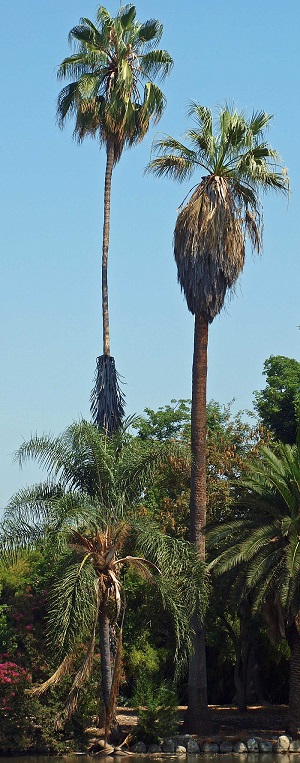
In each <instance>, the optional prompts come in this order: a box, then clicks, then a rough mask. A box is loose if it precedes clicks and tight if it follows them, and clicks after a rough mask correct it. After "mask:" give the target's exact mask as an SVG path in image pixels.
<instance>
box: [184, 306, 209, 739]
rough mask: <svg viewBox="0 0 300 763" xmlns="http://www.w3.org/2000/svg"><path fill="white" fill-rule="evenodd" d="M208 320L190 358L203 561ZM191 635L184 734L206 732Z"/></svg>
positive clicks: (198, 327)
mask: <svg viewBox="0 0 300 763" xmlns="http://www.w3.org/2000/svg"><path fill="white" fill-rule="evenodd" d="M207 342H208V321H207V319H206V318H204V317H203V316H202V315H200V314H199V313H198V314H196V315H195V332H194V357H193V376H192V430H191V446H192V468H191V499H190V540H191V543H193V544H194V545H195V546H196V547H197V548H198V549H199V553H200V557H201V559H203V561H204V560H205V536H204V533H203V528H204V527H205V523H206V379H207ZM191 625H192V627H193V629H194V631H195V635H194V653H193V655H192V656H191V658H190V663H189V684H188V709H187V713H186V717H185V721H184V726H185V729H186V730H187V731H192V732H193V733H196V732H197V731H203V725H205V728H206V730H207V677H206V653H205V629H204V627H203V626H202V627H200V626H199V623H198V622H197V618H193V621H192V623H191Z"/></svg>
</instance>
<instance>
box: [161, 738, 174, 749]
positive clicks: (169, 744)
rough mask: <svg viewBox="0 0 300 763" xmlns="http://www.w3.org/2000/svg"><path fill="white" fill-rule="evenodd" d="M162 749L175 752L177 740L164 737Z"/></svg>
mask: <svg viewBox="0 0 300 763" xmlns="http://www.w3.org/2000/svg"><path fill="white" fill-rule="evenodd" d="M161 749H162V751H163V752H175V742H174V740H173V739H164V741H163V743H162V746H161Z"/></svg>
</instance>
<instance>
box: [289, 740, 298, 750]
mask: <svg viewBox="0 0 300 763" xmlns="http://www.w3.org/2000/svg"><path fill="white" fill-rule="evenodd" d="M290 752H300V739H292V741H291V742H290Z"/></svg>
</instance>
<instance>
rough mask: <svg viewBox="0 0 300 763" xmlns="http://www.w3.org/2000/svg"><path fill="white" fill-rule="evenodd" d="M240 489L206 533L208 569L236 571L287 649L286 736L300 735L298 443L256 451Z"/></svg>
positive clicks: (299, 508)
mask: <svg viewBox="0 0 300 763" xmlns="http://www.w3.org/2000/svg"><path fill="white" fill-rule="evenodd" d="M239 485H240V486H241V487H242V488H244V492H243V495H242V497H241V498H240V500H239V502H238V504H237V506H236V509H235V511H234V513H233V516H232V519H231V520H230V521H223V522H221V523H219V525H218V526H215V527H213V526H212V527H211V528H208V543H209V546H210V547H211V548H212V550H213V549H214V548H216V546H217V547H218V548H219V549H221V551H220V553H219V554H218V555H217V556H216V557H215V558H214V560H213V561H212V562H211V564H210V567H211V569H213V570H214V572H215V573H216V574H221V573H222V572H225V571H227V570H230V569H231V570H232V569H233V568H237V578H238V580H239V578H240V577H241V578H242V581H243V589H244V595H249V593H250V594H251V600H252V602H253V609H254V612H257V611H259V610H261V611H262V612H263V614H264V615H265V618H266V621H267V624H268V626H269V632H270V635H271V637H273V638H276V637H286V638H287V641H288V643H289V646H290V650H291V657H290V694H289V719H288V729H287V730H288V731H289V732H290V733H291V734H293V735H296V734H300V442H298V445H293V446H290V445H284V444H283V443H280V444H279V445H278V446H276V453H274V452H273V451H272V450H271V449H269V448H267V447H263V448H261V451H260V454H259V457H258V458H257V460H256V461H253V463H252V464H251V465H250V466H249V468H248V469H247V472H246V475H245V476H244V478H243V479H241V481H240V482H239Z"/></svg>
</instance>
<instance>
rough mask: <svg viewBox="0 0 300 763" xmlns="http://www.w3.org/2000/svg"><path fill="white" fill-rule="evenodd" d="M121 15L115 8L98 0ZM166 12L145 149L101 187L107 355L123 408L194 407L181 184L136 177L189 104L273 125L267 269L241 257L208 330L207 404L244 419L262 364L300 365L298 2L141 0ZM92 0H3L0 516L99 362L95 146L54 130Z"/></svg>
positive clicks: (141, 14)
mask: <svg viewBox="0 0 300 763" xmlns="http://www.w3.org/2000/svg"><path fill="white" fill-rule="evenodd" d="M106 7H107V8H108V10H109V11H110V12H111V13H112V14H113V15H115V14H116V12H117V10H118V7H119V3H118V0H114V1H113V0H107V2H106ZM136 8H137V17H138V19H139V20H141V21H145V20H146V19H148V18H153V17H154V18H159V19H160V20H161V21H162V22H163V25H164V35H163V38H162V41H161V46H162V47H164V48H166V49H167V50H169V52H170V53H171V55H172V56H173V58H174V68H173V71H172V73H171V76H170V77H169V78H168V80H166V81H165V83H164V85H163V89H164V92H165V95H166V97H167V108H166V110H165V112H164V115H163V118H162V119H161V121H160V123H159V125H158V126H156V127H152V128H151V129H150V131H149V133H148V134H147V136H146V138H145V139H144V141H143V143H142V144H140V145H139V146H137V147H135V148H134V149H132V150H130V151H126V152H125V153H124V154H123V156H122V158H121V161H120V163H119V164H118V165H117V167H116V169H115V172H114V176H113V185H112V213H111V243H110V253H109V299H110V323H111V352H112V354H113V355H114V357H115V361H116V366H117V369H118V371H119V372H120V374H121V375H122V376H123V379H124V390H125V393H126V400H127V409H126V412H127V414H128V415H129V414H134V413H138V414H141V413H142V412H143V410H144V408H145V407H146V406H148V407H150V408H154V409H157V408H158V407H159V406H164V405H166V404H168V403H170V401H171V400H172V399H180V398H190V396H191V364H192V351H193V317H192V315H191V314H190V313H189V312H188V309H187V306H186V303H185V300H184V297H183V295H182V293H181V291H180V287H179V285H178V283H177V278H176V266H175V263H174V259H173V250H172V236H173V230H174V225H175V221H176V215H177V210H178V207H179V206H180V204H181V202H182V201H183V199H184V197H185V195H186V193H187V192H188V190H189V187H190V186H191V185H194V183H196V182H197V180H199V179H200V177H199V176H197V175H196V174H195V176H194V177H193V180H192V181H191V182H190V183H189V184H188V183H185V184H182V185H178V184H176V183H175V182H174V181H172V180H168V179H157V178H154V177H151V176H149V175H146V176H145V174H144V168H145V166H146V164H147V162H148V161H149V157H150V151H151V143H152V141H153V139H154V137H155V136H156V137H159V134H161V133H169V134H171V135H173V136H174V137H176V138H180V139H182V138H183V134H184V131H185V130H186V129H187V128H188V125H189V122H188V120H187V118H186V113H187V109H188V105H189V102H190V101H198V102H199V103H201V104H203V105H205V106H209V107H218V106H222V105H224V103H225V101H227V102H229V103H233V102H234V103H235V105H236V107H237V108H238V109H239V110H244V111H245V112H246V113H247V114H248V115H251V114H252V112H253V110H260V109H263V110H265V111H266V112H267V113H269V114H273V115H274V119H273V120H272V123H271V127H270V131H269V134H268V140H269V141H270V143H271V144H272V145H273V146H274V147H275V148H276V149H277V150H278V151H279V152H280V154H281V156H282V157H283V164H284V166H286V167H287V168H288V171H289V175H290V179H291V195H290V199H289V202H287V200H286V199H285V198H284V197H280V196H276V195H275V196H274V195H270V196H267V197H265V198H262V201H263V204H264V247H263V254H262V256H261V257H253V256H252V254H251V252H250V251H248V256H247V261H246V265H245V268H244V271H243V274H242V276H241V278H240V280H239V282H238V284H237V288H236V294H235V296H234V297H233V298H232V299H231V300H230V301H229V302H228V303H227V305H226V309H225V310H223V312H222V313H221V314H220V316H219V317H217V318H216V319H215V321H214V323H213V324H212V326H211V327H210V335H209V358H208V360H209V372H208V399H215V400H217V401H218V402H220V403H221V404H227V403H228V402H229V401H232V400H234V402H233V406H232V410H233V411H237V410H245V409H251V408H252V405H253V391H254V390H257V389H262V388H263V387H264V384H265V380H264V377H263V375H262V371H263V364H264V361H265V360H266V359H267V358H268V357H269V356H270V355H271V354H272V355H285V356H287V357H293V358H296V359H297V360H300V357H299V355H300V353H299V340H300V331H299V324H300V311H299V297H298V295H299V280H300V264H299V263H300V258H299V249H300V247H299V230H300V228H299V207H300V204H299V202H300V166H299V163H300V151H299V121H300V120H299V117H300V114H299V93H300V88H299V72H300V60H299V58H300V48H299V39H298V38H299V32H298V30H299V28H300V5H299V2H298V0H285V2H284V1H283V0H251V3H250V0H242V1H241V0H210V2H209V3H208V2H207V1H206V2H204V0H185V2H182V0H181V2H179V0H173V1H172V3H171V2H170V0H139V2H137V3H136ZM96 9H97V3H95V2H94V0H64V1H63V3H62V2H61V0H51V2H46V1H45V0H30V2H27V3H21V2H20V0H10V2H9V3H8V2H4V0H2V3H1V18H2V27H3V32H2V63H1V76H2V88H1V106H2V118H1V122H0V136H1V153H2V157H1V172H0V195H1V204H0V209H1V212H0V214H1V224H0V239H1V265H0V268H1V276H0V289H1V299H0V326H1V342H0V367H1V374H0V415H1V438H0V507H4V506H6V505H7V502H8V501H9V498H10V496H11V495H12V494H13V493H14V492H16V491H17V490H18V489H20V488H21V487H22V486H25V485H26V484H31V483H32V482H34V481H36V480H38V479H39V478H40V477H39V473H38V471H37V467H36V465H33V464H28V465H26V466H25V467H24V468H23V471H20V470H19V467H18V466H17V464H16V463H14V462H13V454H14V452H15V451H16V449H17V448H18V447H19V446H20V445H21V443H22V441H23V440H24V439H25V440H27V439H28V438H29V437H30V436H31V434H34V433H35V432H38V433H39V434H42V433H43V432H46V433H49V432H51V433H52V434H54V435H56V434H59V433H60V432H61V431H63V429H64V428H65V427H66V426H68V425H69V424H70V423H72V421H75V420H78V419H79V418H80V417H81V416H83V417H85V418H89V396H90V391H91V388H92V386H93V377H94V371H95V360H96V357H97V355H100V354H101V352H102V324H101V281H100V278H101V235H102V221H103V211H102V206H103V177H104V169H105V152H104V151H103V149H102V150H100V148H99V145H98V144H97V142H96V141H93V140H91V139H87V140H86V141H85V142H84V143H83V144H82V145H81V146H78V145H77V144H76V143H75V142H74V140H73V139H72V124H71V123H70V124H69V125H68V126H67V127H66V129H65V130H64V131H61V130H60V129H59V128H58V126H57V123H56V119H55V111H56V100H57V95H58V92H59V89H60V87H61V86H62V85H61V83H59V82H58V81H57V77H56V73H57V66H58V65H59V64H60V62H61V61H62V60H63V58H64V57H65V56H66V55H68V54H69V47H68V33H69V30H70V29H71V28H72V27H73V26H74V25H75V24H77V23H78V22H79V19H80V18H81V17H82V16H84V17H88V18H90V19H92V20H94V19H95V14H96Z"/></svg>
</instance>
